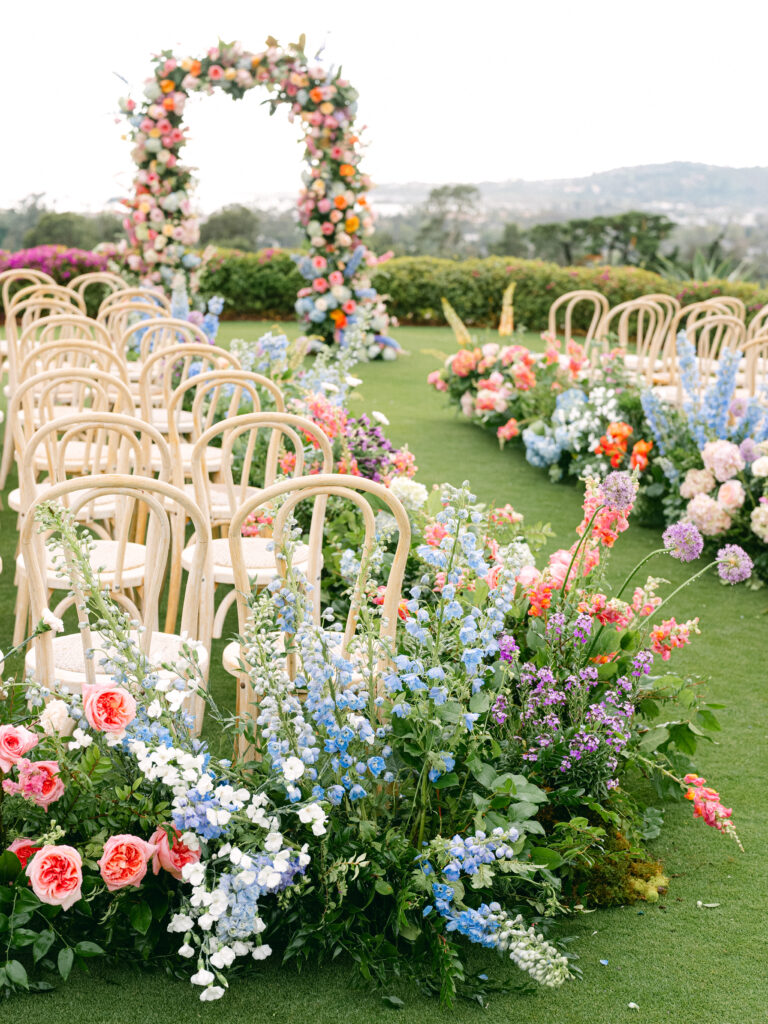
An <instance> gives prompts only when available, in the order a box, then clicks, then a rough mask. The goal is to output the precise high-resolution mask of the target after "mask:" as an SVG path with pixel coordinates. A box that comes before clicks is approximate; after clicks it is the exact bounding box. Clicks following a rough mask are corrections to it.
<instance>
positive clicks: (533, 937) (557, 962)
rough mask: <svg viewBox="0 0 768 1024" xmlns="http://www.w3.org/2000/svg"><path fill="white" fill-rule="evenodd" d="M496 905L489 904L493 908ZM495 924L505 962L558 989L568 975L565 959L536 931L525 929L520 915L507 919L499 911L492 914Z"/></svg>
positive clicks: (548, 986) (540, 982) (539, 981)
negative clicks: (506, 959) (497, 923)
mask: <svg viewBox="0 0 768 1024" xmlns="http://www.w3.org/2000/svg"><path fill="white" fill-rule="evenodd" d="M495 906H497V904H491V907H492V908H494V909H495ZM495 918H496V920H497V921H498V922H499V925H500V927H499V931H498V933H497V934H498V939H497V948H498V949H500V950H502V951H503V952H506V953H509V959H510V960H511V961H512V962H513V963H514V964H516V965H517V966H518V967H519V968H520V970H521V971H525V972H526V973H527V974H530V976H531V977H532V978H533V979H534V981H537V982H538V983H539V984H540V985H545V986H546V987H547V988H558V987H559V986H560V985H562V984H563V982H564V981H568V979H569V978H570V977H571V972H570V971H569V969H568V958H567V957H566V956H563V954H562V953H558V951H557V949H556V948H555V946H553V945H552V943H551V942H547V940H546V939H545V938H544V936H543V935H541V934H540V933H538V932H537V931H536V929H535V928H534V927H533V926H531V927H526V924H525V921H524V920H523V918H522V917H521V916H520V914H518V915H517V917H509V916H508V915H507V914H506V912H505V911H503V910H499V911H498V912H497V913H496V915H495Z"/></svg>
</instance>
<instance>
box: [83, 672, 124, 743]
mask: <svg viewBox="0 0 768 1024" xmlns="http://www.w3.org/2000/svg"><path fill="white" fill-rule="evenodd" d="M83 710H84V711H85V717H86V718H87V719H88V724H89V725H90V726H91V728H92V729H95V730H96V731H97V732H122V731H123V730H124V729H125V728H126V727H127V726H129V725H130V724H131V722H132V721H133V720H134V718H135V717H136V701H135V700H134V699H133V697H132V696H131V695H130V693H128V691H127V690H124V689H123V688H122V686H109V685H107V686H95V685H93V684H92V683H85V684H84V685H83Z"/></svg>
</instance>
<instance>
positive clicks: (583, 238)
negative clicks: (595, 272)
mask: <svg viewBox="0 0 768 1024" xmlns="http://www.w3.org/2000/svg"><path fill="white" fill-rule="evenodd" d="M674 227H675V224H674V222H673V221H671V220H669V218H668V217H665V216H664V215H663V214H656V213H646V212H645V211H643V210H629V211H627V212H626V213H617V214H613V215H611V216H602V217H588V218H576V219H573V220H566V221H555V222H553V223H548V224H536V225H535V226H534V227H532V228H531V229H530V231H529V232H528V238H529V239H530V241H531V243H532V245H533V247H534V250H535V253H536V255H537V256H539V257H541V258H542V259H548V260H554V261H555V262H556V263H561V264H564V265H565V266H572V265H574V264H577V263H584V262H587V261H589V260H596V261H600V262H603V263H611V264H618V265H620V266H636V267H647V266H652V265H653V264H654V262H655V261H656V260H657V258H658V255H659V249H660V248H661V244H662V242H663V241H664V239H666V238H667V237H668V236H669V234H670V233H671V232H672V230H673V229H674Z"/></svg>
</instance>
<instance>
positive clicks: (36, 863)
mask: <svg viewBox="0 0 768 1024" xmlns="http://www.w3.org/2000/svg"><path fill="white" fill-rule="evenodd" d="M27 877H28V878H29V881H30V884H31V886H32V891H33V892H34V894H35V896H37V898H38V899H39V900H40V901H41V902H42V903H48V904H50V905H51V906H59V907H63V908H64V910H69V908H70V907H71V906H72V904H73V903H77V901H78V900H79V899H80V897H81V896H82V892H81V891H80V886H81V885H82V884H83V861H82V858H81V856H80V854H79V853H78V852H77V850H75V849H73V847H71V846H43V847H42V848H41V849H40V850H38V851H37V853H36V854H35V856H34V857H33V858H32V860H31V861H30V862H29V864H28V865H27Z"/></svg>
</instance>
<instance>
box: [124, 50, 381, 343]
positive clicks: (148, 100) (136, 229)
mask: <svg viewBox="0 0 768 1024" xmlns="http://www.w3.org/2000/svg"><path fill="white" fill-rule="evenodd" d="M256 86H263V87H264V88H265V89H266V90H267V92H268V93H269V94H270V98H269V104H270V108H271V112H272V113H274V112H275V111H276V110H277V108H278V107H279V106H281V105H285V106H287V107H288V112H289V113H288V116H289V119H290V120H291V121H294V120H295V121H297V122H298V123H299V124H300V126H301V129H302V132H303V135H304V146H305V152H304V159H305V163H306V171H305V174H304V188H303V189H302V192H301V194H300V196H299V200H298V212H299V219H300V221H301V224H302V225H303V227H304V228H305V230H306V233H307V242H308V245H309V251H308V253H307V255H306V256H304V257H301V258H299V261H298V262H299V269H300V270H301V273H302V274H303V276H304V277H305V278H306V279H307V286H306V287H305V288H302V289H301V290H300V291H299V295H298V299H297V302H296V310H297V312H298V313H299V315H300V317H301V318H302V320H304V321H305V322H306V323H308V324H311V326H312V331H313V332H315V333H316V334H317V335H319V336H320V337H322V338H323V339H324V340H326V341H330V340H333V339H335V340H337V341H338V340H340V339H342V338H343V332H344V330H345V329H346V328H347V326H348V325H352V324H354V323H355V322H356V320H357V319H358V316H359V313H360V311H361V310H366V311H367V312H368V314H369V320H368V322H369V327H370V337H369V344H370V345H375V346H383V347H385V348H391V347H392V346H393V345H394V343H393V342H392V341H391V339H389V338H387V337H386V329H387V326H388V323H389V318H388V316H387V312H386V306H385V303H384V299H383V298H382V297H381V296H379V295H378V294H377V292H376V290H375V289H374V288H373V287H372V286H371V283H370V279H369V277H368V271H369V269H370V268H372V267H375V266H377V265H378V263H379V262H380V260H379V258H378V257H376V256H375V255H374V254H373V253H372V252H371V251H370V250H369V249H368V247H367V244H366V239H368V238H369V237H370V236H371V235H372V234H373V230H374V228H373V214H372V212H371V210H370V207H369V204H368V200H367V198H366V192H367V191H368V189H369V188H370V185H371V182H370V179H369V178H368V176H367V175H365V174H364V173H363V172H362V170H361V168H360V160H361V148H360V139H359V134H358V131H357V129H356V128H355V117H356V114H357V100H358V93H357V90H356V89H355V88H354V87H353V86H352V85H351V84H350V82H348V81H347V80H346V79H345V78H343V77H342V75H341V71H340V70H334V69H333V68H330V69H327V68H324V67H322V66H320V65H318V64H317V63H316V62H314V63H313V62H312V61H310V59H309V58H308V57H307V56H306V54H305V53H304V38H303V37H302V38H301V40H300V41H299V42H298V43H295V44H291V45H290V46H289V47H287V48H286V49H281V48H280V47H279V46H278V44H277V42H276V40H274V39H271V38H270V39H268V40H267V49H266V50H264V51H263V52H261V53H252V52H251V51H249V50H246V49H244V48H243V46H242V45H241V44H240V43H230V44H225V43H221V42H220V43H219V44H218V45H217V46H214V47H212V48H211V49H210V50H208V52H207V53H206V54H204V55H203V56H201V57H199V58H192V57H184V58H178V57H176V56H175V55H174V54H173V53H172V52H171V51H168V50H166V51H163V52H162V53H161V54H159V55H158V56H157V57H156V58H155V66H154V71H153V73H152V75H151V77H150V78H149V79H148V80H147V82H146V84H145V89H144V94H143V98H142V99H141V100H139V101H136V100H134V99H131V98H124V99H122V100H121V101H120V106H121V110H122V112H123V114H124V115H125V116H126V117H127V118H128V122H129V134H130V138H131V141H132V143H133V151H132V156H133V159H134V162H135V163H136V166H137V173H136V177H135V179H134V195H133V197H132V198H130V199H127V200H125V205H126V206H127V207H128V211H129V212H128V215H127V217H126V219H125V222H124V223H125V228H126V231H127V232H128V236H129V240H130V248H129V249H126V251H125V252H124V253H123V254H122V255H123V256H124V257H125V258H126V259H127V263H128V266H129V267H130V268H131V269H132V270H133V271H134V272H136V273H138V274H140V275H141V276H142V279H143V280H145V281H148V282H152V283H159V282H164V283H165V285H166V286H169V285H170V283H171V279H172V277H173V276H174V274H175V273H176V272H178V271H181V272H182V273H184V275H185V276H186V277H187V280H188V284H189V287H190V291H191V292H195V291H196V288H197V276H198V273H199V270H200V267H201V265H202V263H203V262H204V260H205V259H206V258H207V257H208V256H210V255H211V253H210V252H209V251H206V253H203V255H202V256H201V255H199V254H198V253H196V252H195V251H194V246H195V244H196V243H197V241H198V237H199V229H198V222H197V218H196V216H195V215H194V213H193V209H192V198H191V196H192V188H193V181H192V172H191V169H190V168H189V167H187V166H185V165H184V164H183V163H182V162H181V150H182V148H183V147H184V145H185V144H186V141H187V129H186V128H185V126H184V122H183V117H184V110H185V106H186V104H187V101H188V99H189V97H190V96H192V95H194V94H196V93H208V94H210V93H212V92H213V91H214V89H220V90H221V91H222V92H225V93H227V95H229V96H231V97H232V98H233V99H241V98H242V97H243V96H244V95H245V93H246V92H248V91H249V90H250V89H253V88H255V87H256ZM124 248H125V247H124ZM114 254H117V250H115V253H114Z"/></svg>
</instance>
